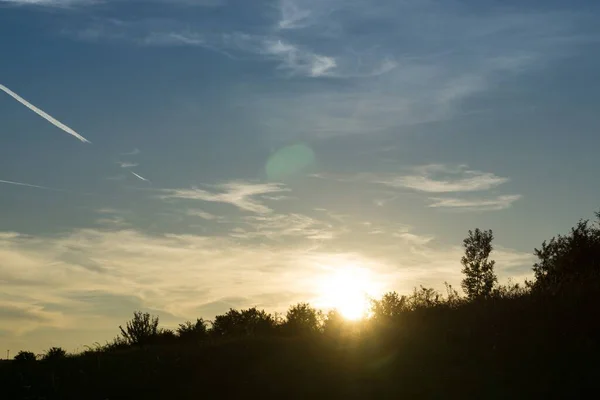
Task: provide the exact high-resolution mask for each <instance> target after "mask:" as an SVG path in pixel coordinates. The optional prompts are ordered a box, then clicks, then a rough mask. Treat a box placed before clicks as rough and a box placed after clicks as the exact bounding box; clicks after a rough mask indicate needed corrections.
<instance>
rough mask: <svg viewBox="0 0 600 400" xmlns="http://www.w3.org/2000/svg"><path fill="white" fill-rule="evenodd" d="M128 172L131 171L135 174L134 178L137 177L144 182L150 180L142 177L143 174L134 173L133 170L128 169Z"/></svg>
mask: <svg viewBox="0 0 600 400" xmlns="http://www.w3.org/2000/svg"><path fill="white" fill-rule="evenodd" d="M129 172H131V173H132V174H133V175H135V177H136V178H138V179H141V180H143V181H144V182H150V181H149V180H148V179H146V178H144V177H143V176H140V175H138V174H136V173H135V172H133V171H129Z"/></svg>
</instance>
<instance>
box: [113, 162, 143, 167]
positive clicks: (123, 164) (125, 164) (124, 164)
mask: <svg viewBox="0 0 600 400" xmlns="http://www.w3.org/2000/svg"><path fill="white" fill-rule="evenodd" d="M117 164H119V166H120V167H121V168H133V167H137V166H138V165H139V164H136V163H132V162H127V161H125V162H123V161H119V162H117Z"/></svg>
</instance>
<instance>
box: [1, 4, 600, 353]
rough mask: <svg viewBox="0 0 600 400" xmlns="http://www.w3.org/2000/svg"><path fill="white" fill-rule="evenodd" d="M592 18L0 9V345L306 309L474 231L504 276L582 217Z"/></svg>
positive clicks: (89, 339)
mask: <svg viewBox="0 0 600 400" xmlns="http://www.w3.org/2000/svg"><path fill="white" fill-rule="evenodd" d="M599 14H600V4H599V3H598V2H597V1H592V0H586V1H583V0H574V1H569V2H566V1H558V0H544V1H541V0H530V1H522V0H519V1H517V0H503V1H500V0H496V1H493V0H477V1H475V0H375V1H373V0H252V1H249V0H168V1H167V0H0V52H1V54H2V55H1V56H0V221H1V225H0V352H2V351H4V350H3V349H5V350H9V349H10V350H11V351H12V352H13V353H16V351H18V350H20V349H29V350H33V351H36V352H41V351H42V350H43V349H47V348H49V347H50V346H62V347H64V348H66V349H68V350H77V349H79V350H81V349H83V346H85V345H90V344H92V343H94V342H100V343H104V342H105V341H106V340H109V339H111V338H113V337H114V336H116V335H117V333H118V325H120V324H123V323H124V322H125V321H126V320H127V319H129V318H130V316H131V315H132V312H133V311H134V310H144V311H148V312H152V313H153V314H157V315H159V316H160V317H161V321H162V323H163V325H165V326H170V327H174V326H176V325H177V323H180V322H183V321H185V320H187V319H195V318H196V317H204V318H208V319H211V318H213V317H214V316H215V315H216V314H219V313H224V312H226V311H227V310H228V309H229V308H231V307H233V308H247V307H252V306H257V307H259V308H264V309H266V310H268V311H272V312H284V311H285V310H286V309H287V307H288V306H289V305H291V304H294V303H297V302H300V301H309V302H311V303H312V304H314V305H316V306H318V307H321V308H324V309H327V308H328V307H334V306H336V304H335V301H336V300H335V298H333V297H335V296H328V295H327V292H328V290H329V291H331V290H333V291H334V292H335V288H333V289H332V285H333V286H335V276H336V274H339V273H340V271H342V273H343V271H349V270H351V271H358V272H357V274H358V275H357V276H360V281H361V282H364V287H363V286H361V288H363V289H364V291H365V292H367V293H368V294H369V295H373V296H376V295H380V294H382V293H384V292H386V291H390V290H395V291H398V292H400V293H408V292H410V291H411V290H412V288H413V287H418V286H419V285H424V286H432V287H434V288H437V289H442V288H443V284H444V282H448V283H451V284H452V285H454V286H455V287H459V286H460V279H461V272H460V270H461V265H460V257H461V254H462V249H461V245H462V239H463V238H464V237H465V236H466V235H467V232H468V230H469V229H475V228H481V229H492V230H493V231H494V235H495V240H494V244H495V251H494V253H493V258H494V259H495V260H496V262H497V264H496V271H497V274H498V276H499V280H500V282H503V283H504V282H506V281H507V279H508V278H511V277H512V278H513V279H514V280H515V281H522V280H523V279H525V278H526V277H528V276H530V275H531V274H530V271H531V265H532V263H533V262H534V257H533V249H534V248H535V247H536V246H538V247H539V245H540V244H541V243H542V241H544V240H546V239H549V238H551V237H552V236H554V235H556V234H559V233H564V232H566V231H567V230H568V229H569V228H570V227H571V226H573V225H574V224H575V223H576V222H577V220H579V219H580V218H589V217H592V216H593V213H594V212H595V211H597V210H598V208H599V207H598V206H599V204H598V202H597V199H598V198H600V186H599V185H598V184H597V171H598V168H599V167H600V165H599V164H600V161H599V159H598V156H597V154H598V149H599V148H600V135H599V134H598V132H597V131H598V126H600V125H599V122H600V117H599V116H598V113H597V104H599V102H600V90H598V89H600V80H599V79H598V78H599V76H598V71H600V56H599V54H600V52H598V41H599V39H600V27H598V24H597V19H598V17H599V16H600V15H599ZM332 277H334V278H332ZM331 279H333V281H332V280H331ZM327 282H334V283H331V284H328V283H327ZM328 285H329V286H328ZM338 300H339V299H338Z"/></svg>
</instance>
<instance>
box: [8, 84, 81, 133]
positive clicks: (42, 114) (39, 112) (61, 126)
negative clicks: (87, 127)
mask: <svg viewBox="0 0 600 400" xmlns="http://www.w3.org/2000/svg"><path fill="white" fill-rule="evenodd" d="M0 90H2V91H3V92H4V93H6V94H8V95H9V96H11V97H12V98H13V99H15V100H17V101H18V102H19V103H21V104H23V105H24V106H25V107H27V108H29V109H30V110H31V111H33V112H34V113H36V114H37V115H39V116H40V117H42V118H44V119H45V120H46V121H48V122H50V123H51V124H52V125H54V126H56V127H57V128H59V129H62V130H63V131H65V132H66V133H68V134H69V135H72V136H75V137H76V138H77V139H79V140H81V141H82V142H84V143H90V141H89V140H87V139H86V138H84V137H83V136H81V135H80V134H79V133H77V132H75V131H74V130H73V129H71V128H69V127H68V126H67V125H65V124H63V123H62V122H60V121H58V120H57V119H55V118H54V117H52V116H51V115H49V114H47V113H45V112H44V111H42V110H40V109H39V108H37V107H36V106H34V105H33V104H31V103H30V102H28V101H27V100H25V99H24V98H22V97H21V96H19V95H18V94H16V93H15V92H13V91H12V90H10V89H9V88H7V87H6V86H4V85H0Z"/></svg>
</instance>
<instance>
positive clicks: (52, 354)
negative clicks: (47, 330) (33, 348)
mask: <svg viewBox="0 0 600 400" xmlns="http://www.w3.org/2000/svg"><path fill="white" fill-rule="evenodd" d="M66 356H67V352H66V351H65V350H64V349H63V348H61V347H51V348H50V349H48V351H46V354H44V356H43V357H42V360H44V361H57V360H62V359H63V358H65V357H66Z"/></svg>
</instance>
